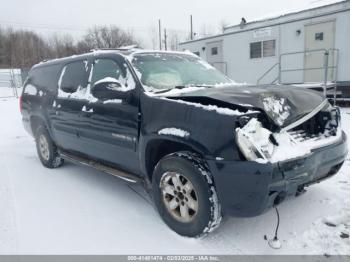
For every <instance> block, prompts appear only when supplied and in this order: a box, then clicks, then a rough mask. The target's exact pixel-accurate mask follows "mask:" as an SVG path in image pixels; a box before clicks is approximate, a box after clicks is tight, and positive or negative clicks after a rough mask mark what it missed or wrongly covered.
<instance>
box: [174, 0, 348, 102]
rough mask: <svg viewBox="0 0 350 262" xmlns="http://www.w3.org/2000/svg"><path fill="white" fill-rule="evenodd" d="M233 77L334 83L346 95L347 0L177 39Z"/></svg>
mask: <svg viewBox="0 0 350 262" xmlns="http://www.w3.org/2000/svg"><path fill="white" fill-rule="evenodd" d="M180 48H181V49H182V50H190V51H192V52H194V53H196V54H197V55H199V56H201V57H202V58H204V59H205V60H207V61H208V62H209V63H211V64H212V65H214V66H215V67H217V68H218V69H219V70H221V71H222V72H224V73H225V74H227V75H228V76H229V77H230V78H232V79H234V80H235V81H237V82H246V83H252V84H268V83H281V84H284V83H287V84H290V83H293V84H295V83H299V84H300V83H308V84H309V86H311V85H310V83H320V82H321V83H324V82H327V83H329V82H331V83H336V84H337V86H338V90H340V91H339V92H338V93H341V94H342V96H343V97H348V98H350V1H349V0H347V1H341V2H337V3H334V4H329V5H325V6H320V7H316V8H312V9H307V10H303V11H299V12H293V13H288V14H283V15H280V16H277V17H273V18H268V19H263V20H257V21H252V22H244V21H242V22H241V23H240V24H238V25H234V26H229V27H226V28H225V30H224V33H223V34H221V35H215V36H211V37H206V38H200V39H195V40H192V41H187V42H183V43H180Z"/></svg>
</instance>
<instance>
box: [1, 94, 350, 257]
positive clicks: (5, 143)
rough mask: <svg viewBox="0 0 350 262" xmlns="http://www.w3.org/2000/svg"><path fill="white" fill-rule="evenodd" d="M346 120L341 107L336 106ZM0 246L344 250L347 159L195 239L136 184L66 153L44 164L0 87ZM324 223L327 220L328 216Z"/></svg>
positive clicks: (63, 250)
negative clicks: (65, 158) (267, 205)
mask: <svg viewBox="0 0 350 262" xmlns="http://www.w3.org/2000/svg"><path fill="white" fill-rule="evenodd" d="M342 113H343V121H344V123H343V127H344V129H345V130H350V109H343V110H342ZM0 123H1V128H0V254H324V253H327V254H350V239H349V238H342V237H341V236H343V237H346V234H349V233H350V176H349V175H350V159H349V158H348V159H347V161H346V163H345V164H344V167H343V168H342V170H341V171H340V173H339V174H338V175H337V176H335V177H333V178H331V179H329V180H327V181H325V182H323V183H320V184H317V185H314V186H312V187H310V188H308V192H307V193H306V194H303V195H301V196H299V197H297V198H294V199H291V200H288V201H286V202H284V203H282V204H281V205H280V207H279V211H280V216H281V224H280V233H279V238H280V240H281V242H282V249H280V250H274V249H271V248H270V247H269V246H268V244H267V241H266V240H264V235H267V236H268V237H269V238H271V237H272V236H273V232H274V229H275V226H276V215H275V211H274V210H270V211H268V212H266V213H265V214H263V215H261V216H258V217H254V218H225V219H224V221H223V223H222V224H221V227H220V228H219V229H218V230H216V231H215V232H213V233H211V234H210V235H209V236H208V237H206V238H204V239H187V238H183V237H180V236H178V235H176V234H175V233H174V232H172V231H171V230H170V229H168V228H167V226H166V225H165V224H164V223H163V222H162V220H161V219H160V217H159V216H158V214H157V212H156V210H155V209H154V208H153V206H152V204H151V203H150V202H149V200H148V199H147V198H145V193H144V192H143V191H142V189H141V188H140V187H138V186H135V185H133V186H130V185H128V184H126V183H125V182H123V181H121V180H120V179H118V178H115V177H113V176H110V175H107V174H104V173H101V172H99V171H96V170H94V169H91V168H88V167H82V166H77V165H74V164H71V163H67V164H66V165H64V166H63V167H61V168H59V169H54V170H49V169H46V168H44V167H43V166H42V165H41V164H40V162H39V160H38V158H37V156H36V150H35V144H34V141H33V139H32V138H31V137H30V136H29V135H28V134H27V133H26V132H25V131H24V129H23V127H22V123H21V118H20V113H19V112H18V100H17V99H15V98H1V95H0ZM327 224H328V225H327Z"/></svg>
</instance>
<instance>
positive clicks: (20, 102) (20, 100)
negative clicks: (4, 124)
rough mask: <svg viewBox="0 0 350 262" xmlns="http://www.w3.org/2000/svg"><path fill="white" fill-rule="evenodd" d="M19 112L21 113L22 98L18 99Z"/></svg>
mask: <svg viewBox="0 0 350 262" xmlns="http://www.w3.org/2000/svg"><path fill="white" fill-rule="evenodd" d="M19 111H20V112H21V113H22V96H20V97H19Z"/></svg>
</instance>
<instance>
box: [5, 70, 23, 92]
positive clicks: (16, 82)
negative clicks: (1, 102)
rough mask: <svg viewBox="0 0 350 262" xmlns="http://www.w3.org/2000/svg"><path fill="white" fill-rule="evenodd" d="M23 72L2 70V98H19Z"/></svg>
mask: <svg viewBox="0 0 350 262" xmlns="http://www.w3.org/2000/svg"><path fill="white" fill-rule="evenodd" d="M22 83H23V79H22V70H20V69H0V97H1V98H4V97H18V90H19V89H20V88H21V87H22Z"/></svg>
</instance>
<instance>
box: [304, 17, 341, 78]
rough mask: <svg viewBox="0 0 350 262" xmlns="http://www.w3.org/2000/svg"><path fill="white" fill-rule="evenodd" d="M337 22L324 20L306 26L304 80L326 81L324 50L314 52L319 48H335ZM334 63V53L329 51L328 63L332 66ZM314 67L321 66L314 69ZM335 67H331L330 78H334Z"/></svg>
mask: <svg viewBox="0 0 350 262" xmlns="http://www.w3.org/2000/svg"><path fill="white" fill-rule="evenodd" d="M334 36H335V22H334V21H329V22H322V23H317V24H310V25H306V26H305V51H311V52H306V54H305V68H306V69H310V70H305V73H304V82H323V81H324V69H322V68H321V67H323V65H324V58H325V57H324V51H317V52H312V50H317V49H326V50H329V49H332V48H334ZM333 64H334V53H333V52H332V51H331V52H329V62H328V65H329V66H330V67H331V66H333ZM312 68H320V69H313V70H311V69H312ZM333 71H334V70H333V69H332V68H329V72H328V80H330V81H331V80H333V77H334V73H333Z"/></svg>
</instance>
